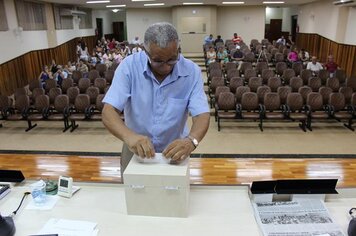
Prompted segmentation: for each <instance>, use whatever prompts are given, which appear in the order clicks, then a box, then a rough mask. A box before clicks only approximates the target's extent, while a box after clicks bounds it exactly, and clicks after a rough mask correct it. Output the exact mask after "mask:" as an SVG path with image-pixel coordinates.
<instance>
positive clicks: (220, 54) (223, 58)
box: [216, 46, 229, 65]
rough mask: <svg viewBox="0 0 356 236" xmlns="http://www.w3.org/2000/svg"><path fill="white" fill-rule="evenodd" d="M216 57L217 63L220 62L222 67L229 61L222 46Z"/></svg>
mask: <svg viewBox="0 0 356 236" xmlns="http://www.w3.org/2000/svg"><path fill="white" fill-rule="evenodd" d="M216 57H217V58H218V61H219V62H220V64H221V65H223V64H225V63H226V62H228V61H229V57H228V55H227V51H226V49H225V48H224V47H222V46H220V47H219V49H218V53H217V54H216Z"/></svg>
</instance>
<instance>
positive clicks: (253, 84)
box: [248, 77, 262, 92]
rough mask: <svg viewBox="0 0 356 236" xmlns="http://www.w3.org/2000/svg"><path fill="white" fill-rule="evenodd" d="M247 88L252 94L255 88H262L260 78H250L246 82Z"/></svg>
mask: <svg viewBox="0 0 356 236" xmlns="http://www.w3.org/2000/svg"><path fill="white" fill-rule="evenodd" d="M248 86H249V87H250V89H251V91H252V92H256V91H257V88H258V87H260V86H262V78H261V77H251V78H250V79H249V81H248Z"/></svg>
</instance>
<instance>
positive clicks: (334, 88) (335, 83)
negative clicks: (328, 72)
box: [326, 77, 340, 93]
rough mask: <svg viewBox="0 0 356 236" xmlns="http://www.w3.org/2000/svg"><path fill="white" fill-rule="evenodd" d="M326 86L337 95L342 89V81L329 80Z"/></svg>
mask: <svg viewBox="0 0 356 236" xmlns="http://www.w3.org/2000/svg"><path fill="white" fill-rule="evenodd" d="M326 86H327V87H329V88H331V90H332V91H333V92H334V93H336V92H338V91H339V89H340V81H339V79H338V78H335V77H334V78H329V79H327V81H326Z"/></svg>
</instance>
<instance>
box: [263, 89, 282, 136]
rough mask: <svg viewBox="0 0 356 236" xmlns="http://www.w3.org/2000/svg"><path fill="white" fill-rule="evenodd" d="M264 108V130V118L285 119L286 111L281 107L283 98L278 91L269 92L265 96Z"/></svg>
mask: <svg viewBox="0 0 356 236" xmlns="http://www.w3.org/2000/svg"><path fill="white" fill-rule="evenodd" d="M263 100H264V104H263V106H262V107H263V108H262V111H263V112H262V121H261V130H262V131H263V120H264V119H266V120H283V119H284V112H283V110H282V109H281V99H280V98H279V94H278V93H273V92H269V93H266V94H265V96H264V99H263Z"/></svg>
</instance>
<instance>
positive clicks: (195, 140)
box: [188, 136, 199, 148]
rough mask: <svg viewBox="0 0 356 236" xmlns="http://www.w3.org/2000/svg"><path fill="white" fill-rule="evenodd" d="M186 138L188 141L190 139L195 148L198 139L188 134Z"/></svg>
mask: <svg viewBox="0 0 356 236" xmlns="http://www.w3.org/2000/svg"><path fill="white" fill-rule="evenodd" d="M188 138H189V139H190V141H192V143H193V145H194V147H195V148H197V147H198V145H199V142H198V140H197V139H196V138H194V137H192V136H188Z"/></svg>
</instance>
